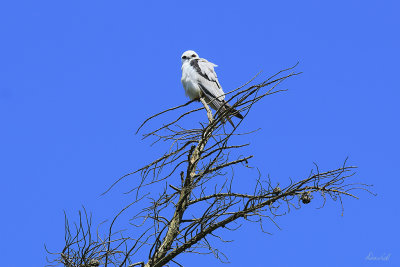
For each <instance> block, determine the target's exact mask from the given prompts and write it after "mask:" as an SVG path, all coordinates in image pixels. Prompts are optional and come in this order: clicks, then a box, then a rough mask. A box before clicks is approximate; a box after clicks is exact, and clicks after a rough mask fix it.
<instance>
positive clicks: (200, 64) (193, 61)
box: [181, 50, 243, 126]
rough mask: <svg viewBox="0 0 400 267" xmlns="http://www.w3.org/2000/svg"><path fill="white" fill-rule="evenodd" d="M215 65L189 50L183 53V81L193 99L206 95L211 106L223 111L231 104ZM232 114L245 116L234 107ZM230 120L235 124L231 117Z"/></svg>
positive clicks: (239, 116)
mask: <svg viewBox="0 0 400 267" xmlns="http://www.w3.org/2000/svg"><path fill="white" fill-rule="evenodd" d="M214 67H217V65H215V64H214V63H211V62H209V61H207V60H206V59H204V58H199V56H198V55H197V53H196V52H194V51H192V50H188V51H186V52H184V53H183V54H182V78H181V81H182V85H183V88H184V89H185V93H186V95H187V96H188V97H189V98H190V99H191V100H194V99H200V97H204V98H205V100H206V102H207V103H208V104H209V105H210V107H211V108H213V109H215V110H220V111H219V112H223V111H225V110H226V109H228V108H230V105H229V104H228V103H227V102H226V101H225V100H224V99H225V94H224V91H222V87H221V85H220V84H219V81H218V78H217V74H216V73H215V71H214ZM232 115H234V116H236V117H238V118H239V119H243V116H242V115H241V114H240V113H239V112H238V111H236V110H234V109H233V110H232ZM228 121H229V122H230V123H231V124H232V126H234V125H233V123H232V121H231V120H230V118H229V117H228Z"/></svg>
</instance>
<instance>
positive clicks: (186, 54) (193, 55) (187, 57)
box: [181, 50, 199, 64]
mask: <svg viewBox="0 0 400 267" xmlns="http://www.w3.org/2000/svg"><path fill="white" fill-rule="evenodd" d="M193 58H199V55H197V53H196V52H194V51H193V50H188V51H185V52H184V53H183V54H182V56H181V59H182V64H183V63H185V62H186V61H188V60H191V59H193Z"/></svg>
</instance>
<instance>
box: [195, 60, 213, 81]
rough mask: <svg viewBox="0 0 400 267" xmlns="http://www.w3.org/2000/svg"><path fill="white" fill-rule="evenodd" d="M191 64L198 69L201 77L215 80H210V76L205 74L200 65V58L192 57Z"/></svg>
mask: <svg viewBox="0 0 400 267" xmlns="http://www.w3.org/2000/svg"><path fill="white" fill-rule="evenodd" d="M190 66H192V67H193V68H194V69H195V70H196V72H197V73H198V74H199V75H200V76H201V77H203V78H204V79H207V80H209V81H211V82H213V81H212V80H210V78H209V77H208V76H207V75H205V74H204V73H203V72H202V71H201V69H200V66H199V59H198V58H195V59H192V60H191V61H190Z"/></svg>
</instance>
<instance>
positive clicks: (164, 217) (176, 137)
mask: <svg viewBox="0 0 400 267" xmlns="http://www.w3.org/2000/svg"><path fill="white" fill-rule="evenodd" d="M298 74H299V73H296V72H294V67H292V68H289V69H285V70H282V71H279V72H278V73H276V74H275V75H273V76H271V77H269V78H268V79H266V80H264V81H262V82H261V83H255V84H253V83H254V79H255V78H256V77H257V76H256V77H254V78H253V79H252V80H251V81H249V82H248V83H246V84H245V85H243V86H241V87H239V88H237V89H235V90H233V91H231V92H229V93H227V94H226V100H227V102H228V103H229V104H230V106H231V108H227V109H224V110H223V111H221V110H218V111H216V112H215V114H214V115H213V114H212V111H211V110H210V109H209V107H208V105H207V103H206V101H205V100H204V99H199V100H200V101H201V103H202V107H200V108H194V109H189V110H186V109H187V108H188V107H190V104H192V103H193V102H194V101H189V102H187V103H185V104H183V105H180V106H177V107H174V108H169V109H167V110H164V111H162V112H160V113H157V114H156V115H153V116H151V117H149V118H148V119H147V120H145V122H144V123H143V124H142V125H141V126H140V127H139V129H138V132H139V131H141V130H142V129H143V128H144V126H145V125H146V126H147V125H149V123H151V122H152V121H155V120H156V119H157V118H162V120H163V124H162V125H161V126H159V127H155V128H153V130H149V131H147V132H145V133H144V134H143V138H144V139H148V138H150V139H151V138H154V139H153V140H154V142H155V143H157V142H160V141H165V142H167V143H168V144H169V149H168V151H167V152H166V153H165V154H163V155H162V156H161V157H159V158H158V159H156V160H154V161H152V162H151V163H149V164H147V165H146V166H144V167H142V168H140V169H138V170H136V171H134V172H132V173H129V174H127V175H125V176H123V177H121V178H120V179H119V180H117V181H116V182H115V183H114V184H113V185H112V186H111V187H110V189H111V188H112V187H113V186H115V185H116V184H117V183H118V182H120V181H121V180H124V179H128V178H130V179H134V181H137V184H136V186H134V187H133V188H131V190H130V191H129V193H131V194H132V198H133V200H132V203H130V204H129V205H128V206H126V207H125V208H124V209H122V210H121V212H119V213H118V214H117V216H115V218H114V219H113V220H112V221H111V223H110V224H109V226H108V230H107V231H106V233H100V232H99V231H97V232H96V234H94V230H93V228H92V223H91V216H90V215H88V214H87V213H86V211H83V212H82V213H80V218H81V219H80V221H79V222H78V223H76V224H75V227H70V226H69V223H68V220H67V219H66V226H65V229H66V236H65V247H64V249H63V250H62V251H61V252H60V253H52V257H51V259H50V262H51V263H50V264H54V265H57V264H63V265H64V266H69V267H78V266H100V265H101V266H130V267H132V266H146V267H161V266H171V265H174V264H175V265H178V266H181V265H180V264H179V263H178V262H177V260H178V259H177V257H178V256H179V255H180V254H182V253H210V254H213V255H214V256H215V257H216V258H218V259H219V260H221V261H223V262H224V261H227V257H226V256H225V255H224V254H223V252H221V251H220V250H219V249H218V248H217V245H216V242H215V240H216V239H217V240H220V241H222V242H225V241H224V237H226V234H227V232H229V231H234V230H236V229H238V228H239V226H240V225H241V224H245V223H248V222H256V223H259V224H260V227H261V231H263V232H265V227H266V226H265V222H268V221H269V222H272V223H273V224H277V223H276V220H277V218H278V217H279V216H282V215H285V214H287V213H288V212H289V211H290V210H291V209H293V208H294V209H299V208H301V206H302V205H303V204H308V203H310V202H311V201H314V200H315V201H319V202H320V203H321V206H324V204H325V202H326V201H327V200H329V199H330V200H333V201H337V200H339V202H340V204H341V207H342V209H343V202H342V198H343V197H351V198H357V196H356V195H355V193H354V192H357V191H356V190H365V191H368V192H370V191H369V190H368V185H366V184H361V183H354V182H351V181H350V178H351V177H352V176H353V175H354V174H355V169H356V167H354V166H348V165H347V164H346V162H345V163H344V164H343V165H342V166H339V167H338V168H337V169H334V170H328V171H321V170H319V168H318V166H315V168H314V170H312V171H311V173H310V174H309V176H308V177H304V178H303V179H299V180H298V181H293V180H288V181H286V182H284V181H280V183H279V184H277V183H275V184H274V183H272V181H271V180H270V179H269V178H265V177H263V176H262V175H261V174H260V173H258V175H257V176H255V177H253V178H252V180H251V179H250V178H249V177H246V179H247V180H248V181H249V182H250V181H252V182H253V184H254V186H253V187H252V189H251V191H250V192H243V191H237V189H235V186H234V182H235V179H234V177H235V172H234V171H235V170H236V169H238V168H240V166H242V167H244V168H252V167H250V166H249V160H250V159H251V158H252V157H253V155H242V154H241V152H240V151H243V148H244V147H246V146H248V145H249V143H235V140H236V139H237V137H239V136H242V135H248V134H252V132H247V133H246V132H245V133H243V132H239V131H238V128H239V127H240V125H241V124H242V121H243V120H245V119H246V116H247V115H248V114H249V113H250V111H251V109H252V107H253V106H254V105H255V104H258V103H260V101H261V100H263V99H264V98H265V97H266V96H269V95H272V94H275V93H278V92H281V91H283V90H279V89H277V86H278V85H279V84H280V83H282V82H283V81H284V80H286V79H288V78H290V77H292V76H295V75H298ZM204 109H205V110H206V111H207V118H208V122H205V123H199V122H197V123H195V126H193V122H192V123H191V124H190V123H188V122H187V121H186V122H185V120H188V118H189V119H190V118H192V116H194V114H195V113H196V112H199V111H202V110H204ZM234 110H237V111H239V112H240V113H242V114H243V115H244V119H243V120H236V122H237V123H236V126H235V127H231V126H230V125H226V124H225V121H226V119H227V117H228V116H232V115H233V114H232V113H233V112H234ZM204 117H205V116H204ZM158 125H159V124H158ZM185 125H190V126H189V127H187V126H185ZM199 126H200V127H199ZM194 127H199V128H194ZM239 139H240V138H239ZM313 199H314V200H313ZM140 203H141V204H140ZM135 207H140V209H139V210H138V208H136V210H135ZM123 213H124V214H125V213H129V214H130V216H131V219H130V221H129V223H130V226H129V227H128V228H131V229H132V228H133V229H134V231H131V232H130V233H128V234H127V233H126V232H124V231H118V230H114V224H115V222H116V221H117V220H118V219H119V218H120V215H121V214H123ZM216 230H219V231H216ZM217 232H218V233H217Z"/></svg>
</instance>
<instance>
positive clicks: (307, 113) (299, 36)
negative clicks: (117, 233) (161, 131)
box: [0, 0, 400, 267]
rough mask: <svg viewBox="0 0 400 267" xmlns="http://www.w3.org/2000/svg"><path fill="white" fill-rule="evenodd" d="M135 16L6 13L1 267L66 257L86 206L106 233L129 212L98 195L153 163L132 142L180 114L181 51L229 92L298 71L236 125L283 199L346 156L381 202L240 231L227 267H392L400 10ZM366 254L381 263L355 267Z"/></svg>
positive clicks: (189, 7)
mask: <svg viewBox="0 0 400 267" xmlns="http://www.w3.org/2000/svg"><path fill="white" fill-rule="evenodd" d="M138 2H139V1H2V2H1V4H0V36H1V42H0V51H1V52H0V124H1V131H0V166H1V167H0V177H1V182H2V187H1V194H0V203H1V210H2V211H1V214H2V215H1V220H0V234H1V240H2V242H1V245H0V247H1V248H0V251H1V255H2V260H1V264H2V266H5V267H14V266H43V265H44V264H45V256H46V253H45V251H44V247H43V245H44V243H46V244H47V246H48V247H49V248H50V249H52V250H59V249H61V248H62V245H63V238H64V235H63V234H64V232H63V230H64V229H63V224H64V221H63V219H64V218H63V210H65V211H66V212H67V213H68V214H70V215H71V216H75V215H76V212H77V210H78V209H79V208H80V207H81V205H85V207H86V208H87V210H89V211H91V212H93V213H94V216H95V219H96V221H102V220H104V219H107V218H110V217H111V216H113V215H115V213H116V212H117V211H118V210H119V209H120V208H121V207H122V206H123V204H125V203H126V202H127V201H128V196H126V195H121V194H120V191H123V189H124V188H122V190H120V189H121V187H120V188H119V190H120V191H118V190H116V191H113V192H112V193H111V194H109V195H107V196H105V197H100V196H99V195H100V193H101V192H103V191H104V189H105V188H107V186H108V185H109V184H111V183H112V182H113V181H114V180H115V179H116V178H117V177H119V176H120V175H123V174H125V173H127V172H129V171H131V170H133V169H135V168H137V167H140V166H141V165H143V164H144V163H146V161H147V160H150V159H152V158H155V157H156V156H157V155H159V154H160V153H161V151H160V149H159V148H158V147H153V148H150V147H149V143H148V142H141V141H140V137H139V136H136V135H134V131H135V129H136V128H137V126H138V125H139V124H140V123H141V122H142V121H143V120H144V119H145V118H146V116H148V115H150V114H153V113H155V112H157V111H160V110H161V109H164V108H167V107H170V106H173V105H177V104H180V103H183V102H185V101H186V97H185V96H184V93H183V89H182V86H181V83H180V75H181V70H180V55H181V53H182V52H183V51H185V50H187V49H193V50H195V51H197V52H198V53H199V55H200V56H201V57H205V58H207V59H209V60H210V61H212V62H214V63H216V64H218V65H219V67H218V68H217V69H216V70H217V73H218V75H219V78H220V82H221V84H222V86H223V87H224V88H225V90H229V89H233V88H236V87H237V86H239V85H241V84H242V83H244V82H245V81H247V80H248V79H249V78H250V77H252V76H253V75H254V74H255V73H257V72H258V71H260V70H263V75H266V76H267V75H270V74H272V73H274V72H276V71H278V70H280V69H282V68H285V67H288V66H291V65H293V64H294V63H296V62H297V61H299V62H300V65H299V67H298V70H299V71H303V72H304V74H302V75H301V76H299V77H296V78H293V79H292V80H291V81H289V82H287V83H285V84H283V85H282V88H288V89H289V91H288V92H285V93H282V94H280V95H274V96H271V97H269V98H268V99H266V101H265V102H263V104H262V105H260V106H258V107H257V108H256V109H255V110H254V112H253V113H251V114H250V115H249V117H248V118H247V119H246V120H247V122H246V123H245V124H243V127H245V129H246V128H248V129H254V128H258V127H261V128H262V129H263V130H262V132H259V133H257V134H256V135H254V136H253V137H252V140H251V141H252V150H253V154H254V155H255V159H254V160H253V161H252V163H253V165H258V166H259V167H260V169H261V171H262V172H263V173H264V174H268V173H269V174H270V175H271V176H272V177H273V178H274V179H276V180H278V181H281V183H283V184H284V183H285V182H286V181H288V178H289V177H292V178H295V179H296V178H302V177H305V176H306V175H307V174H308V173H309V170H310V169H311V168H312V167H313V162H316V163H318V164H319V165H320V167H321V168H322V169H332V168H336V167H338V166H339V165H340V164H342V162H343V161H344V160H345V158H346V157H349V163H350V164H352V165H357V166H359V171H358V175H357V177H356V180H357V181H360V182H365V183H368V184H374V185H375V187H374V191H375V192H376V193H378V196H377V197H372V196H370V195H368V194H366V193H360V197H361V199H360V200H353V199H345V201H344V205H345V212H344V216H343V217H342V216H341V209H340V206H339V203H334V204H332V203H329V204H328V205H327V206H326V208H324V209H322V210H317V209H315V207H316V205H312V204H310V205H309V206H306V207H305V208H304V209H302V210H300V211H294V212H292V213H290V214H289V215H288V216H285V217H282V218H280V219H278V220H277V222H278V223H279V225H280V227H281V228H282V230H278V229H276V228H274V227H273V226H272V225H270V227H269V228H268V229H269V230H270V231H271V232H272V233H273V235H272V236H268V235H264V234H261V233H260V232H259V230H258V226H257V225H249V226H245V227H243V228H242V230H240V231H237V232H235V233H234V234H232V235H231V236H230V237H231V238H232V239H235V240H236V241H235V242H234V243H232V244H230V245H228V246H226V248H225V249H224V251H225V252H226V254H227V255H228V256H229V258H230V261H231V262H232V264H231V266H260V267H262V266H287V267H291V266H318V267H327V266H335V267H336V266H399V265H400V260H399V256H400V245H399V237H400V230H399V225H400V220H399V205H398V201H399V197H398V195H399V193H398V191H399V186H400V177H399V170H398V169H399V165H400V156H399V150H400V145H399V143H400V142H399V137H400V125H399V122H400V120H399V115H400V112H399V100H400V93H399V89H400V82H399V78H398V76H399V74H398V73H399V63H400V56H399V55H400V52H399V51H400V50H399V48H400V34H399V30H400V18H399V10H400V4H399V2H398V1H392V0H387V1H368V0H363V1H229V2H228V1H198V2H191V1H158V2H156V1H147V2H143V1H140V2H142V4H138ZM149 96H150V97H149ZM131 179H134V177H132V178H131ZM240 179H243V183H246V179H248V178H246V177H243V178H240ZM370 252H372V253H373V254H374V255H376V256H380V255H384V254H389V253H390V254H391V257H390V260H389V261H388V262H370V261H366V260H365V257H366V256H367V255H368V254H369V253H370ZM182 263H184V264H185V266H205V265H208V266H215V264H217V263H218V262H217V261H216V260H215V259H214V258H213V257H212V256H196V255H192V256H189V257H184V258H182ZM27 264H28V265H27Z"/></svg>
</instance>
